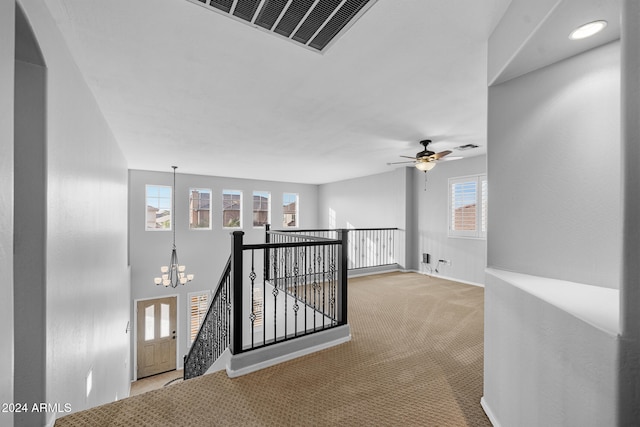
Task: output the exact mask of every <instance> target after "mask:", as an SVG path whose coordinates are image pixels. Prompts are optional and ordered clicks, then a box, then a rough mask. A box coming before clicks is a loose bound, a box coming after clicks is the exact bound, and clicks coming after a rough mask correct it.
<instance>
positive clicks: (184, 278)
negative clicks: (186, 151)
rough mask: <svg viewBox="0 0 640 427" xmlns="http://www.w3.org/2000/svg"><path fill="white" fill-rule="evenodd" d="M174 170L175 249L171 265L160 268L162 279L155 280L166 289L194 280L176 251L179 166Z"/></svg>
mask: <svg viewBox="0 0 640 427" xmlns="http://www.w3.org/2000/svg"><path fill="white" fill-rule="evenodd" d="M171 167H172V168H173V188H172V189H171V191H172V194H171V199H172V202H173V208H172V209H173V210H172V211H171V215H172V217H173V218H172V220H171V221H172V224H171V228H173V248H172V249H171V260H170V261H169V265H163V266H162V267H160V272H161V273H162V275H161V276H160V277H156V278H155V279H153V281H154V282H155V284H156V285H164V286H165V287H169V286H171V287H172V288H175V287H177V286H178V285H185V284H187V283H188V282H190V281H192V280H193V274H187V273H186V272H185V270H186V267H185V266H184V265H180V263H179V262H178V252H177V251H176V220H175V218H176V197H175V196H176V194H175V193H176V169H178V167H177V166H171Z"/></svg>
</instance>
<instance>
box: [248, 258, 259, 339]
mask: <svg viewBox="0 0 640 427" xmlns="http://www.w3.org/2000/svg"><path fill="white" fill-rule="evenodd" d="M254 256H255V250H253V249H252V250H251V272H250V273H249V280H251V314H249V321H250V322H251V331H250V332H251V348H253V347H254V343H253V333H254V332H255V321H256V313H255V304H254V294H255V282H256V277H257V276H256V270H255V260H254Z"/></svg>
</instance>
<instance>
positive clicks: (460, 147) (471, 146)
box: [455, 144, 479, 151]
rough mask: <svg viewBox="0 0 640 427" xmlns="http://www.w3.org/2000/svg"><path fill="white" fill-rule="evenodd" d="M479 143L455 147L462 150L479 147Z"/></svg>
mask: <svg viewBox="0 0 640 427" xmlns="http://www.w3.org/2000/svg"><path fill="white" fill-rule="evenodd" d="M478 147H479V145H476V144H466V145H461V146H459V147H455V150H460V151H464V150H472V149H474V148H478Z"/></svg>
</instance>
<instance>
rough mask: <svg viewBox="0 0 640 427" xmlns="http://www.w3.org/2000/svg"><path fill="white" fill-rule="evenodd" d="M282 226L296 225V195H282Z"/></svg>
mask: <svg viewBox="0 0 640 427" xmlns="http://www.w3.org/2000/svg"><path fill="white" fill-rule="evenodd" d="M282 214H283V215H282V226H283V227H297V226H298V225H299V224H298V195H297V194H294V193H284V194H283V196H282Z"/></svg>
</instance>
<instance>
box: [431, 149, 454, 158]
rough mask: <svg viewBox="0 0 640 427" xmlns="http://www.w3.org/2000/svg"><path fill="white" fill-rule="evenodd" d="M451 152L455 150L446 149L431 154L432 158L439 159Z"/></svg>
mask: <svg viewBox="0 0 640 427" xmlns="http://www.w3.org/2000/svg"><path fill="white" fill-rule="evenodd" d="M451 153H453V151H451V150H445V151H441V152H439V153H436V154H433V155H431V158H432V159H433V160H438V159H441V158H443V157H444V156H447V155H449V154H451Z"/></svg>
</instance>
